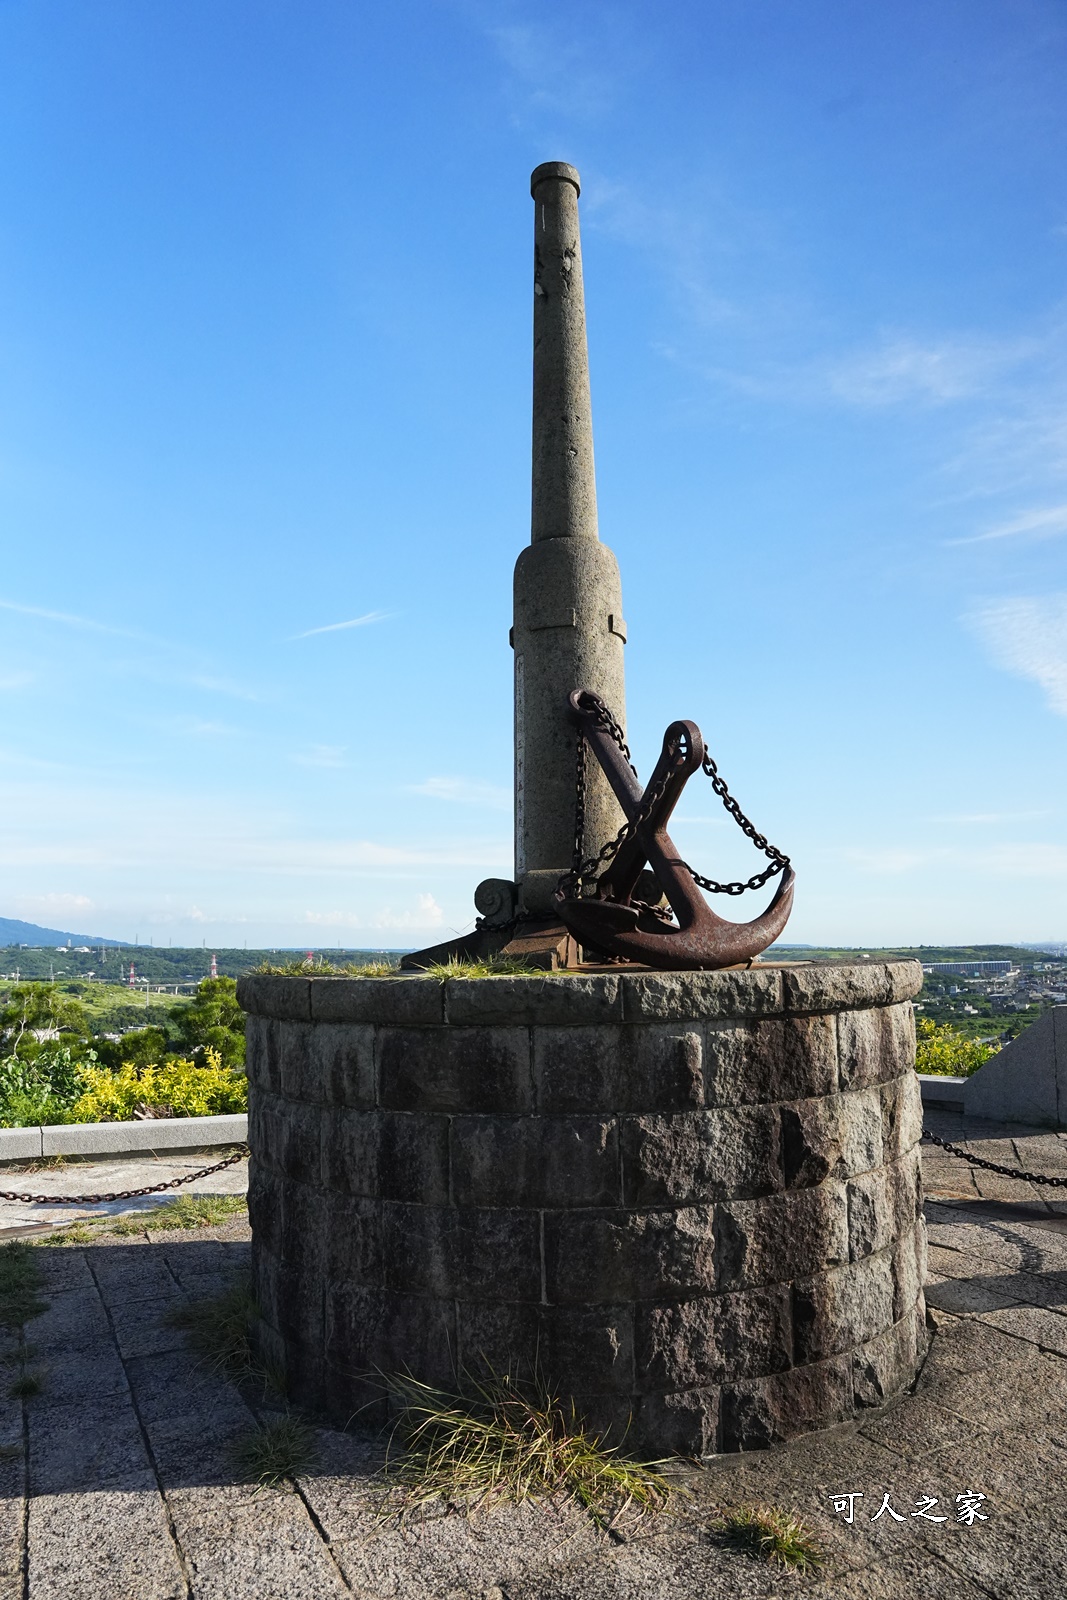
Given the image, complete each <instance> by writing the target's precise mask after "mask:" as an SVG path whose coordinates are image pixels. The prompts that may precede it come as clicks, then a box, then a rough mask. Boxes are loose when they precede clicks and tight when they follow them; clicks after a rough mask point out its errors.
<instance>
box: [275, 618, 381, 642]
mask: <svg viewBox="0 0 1067 1600" xmlns="http://www.w3.org/2000/svg"><path fill="white" fill-rule="evenodd" d="M392 615H393V612H391V611H368V612H366V613H365V614H364V615H363V616H362V617H352V618H351V620H350V621H348V622H327V623H325V624H324V625H323V626H322V627H321V628H308V629H307V630H306V631H305V632H304V633H293V634H290V636H289V641H288V642H289V643H290V644H293V643H294V642H295V641H296V640H297V639H313V638H314V637H315V635H316V634H319V633H341V632H343V631H344V629H345V628H366V627H369V625H370V624H371V623H372V622H384V621H385V620H386V619H387V618H388V617H391V616H392Z"/></svg>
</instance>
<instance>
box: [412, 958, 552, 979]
mask: <svg viewBox="0 0 1067 1600" xmlns="http://www.w3.org/2000/svg"><path fill="white" fill-rule="evenodd" d="M424 971H425V973H426V976H427V977H428V978H551V977H553V976H554V973H552V972H551V970H550V969H549V968H548V967H531V966H530V965H529V964H528V963H527V962H525V961H522V960H521V959H520V958H519V957H518V956H486V958H485V960H484V961H459V960H457V958H456V957H455V956H449V958H448V960H447V961H434V962H433V963H432V964H431V965H430V966H428V967H426V968H424Z"/></svg>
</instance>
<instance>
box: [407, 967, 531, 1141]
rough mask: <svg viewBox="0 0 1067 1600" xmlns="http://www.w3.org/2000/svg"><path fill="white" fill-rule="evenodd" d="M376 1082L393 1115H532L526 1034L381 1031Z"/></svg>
mask: <svg viewBox="0 0 1067 1600" xmlns="http://www.w3.org/2000/svg"><path fill="white" fill-rule="evenodd" d="M379 981H381V982H383V983H384V982H386V981H387V980H386V979H384V978H383V979H381V980H379ZM396 981H397V982H400V981H401V980H399V979H397V980H396ZM412 981H413V982H416V983H421V982H423V980H422V979H421V978H418V979H413V980H412ZM378 1082H379V1085H380V1100H381V1104H382V1105H383V1106H385V1107H387V1108H388V1109H390V1110H393V1111H459V1112H462V1111H468V1112H472V1111H505V1112H506V1111H511V1112H521V1111H532V1110H533V1109H534V1104H533V1101H534V1093H533V1078H532V1074H531V1070H530V1035H529V1030H528V1029H527V1028H449V1029H448V1030H447V1031H446V1030H444V1029H429V1028H425V1029H420V1028H382V1029H380V1031H379V1034H378Z"/></svg>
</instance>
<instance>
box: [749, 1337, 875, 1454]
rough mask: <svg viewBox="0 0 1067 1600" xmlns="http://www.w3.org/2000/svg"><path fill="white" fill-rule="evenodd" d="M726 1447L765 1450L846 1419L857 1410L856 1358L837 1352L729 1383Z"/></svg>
mask: <svg viewBox="0 0 1067 1600" xmlns="http://www.w3.org/2000/svg"><path fill="white" fill-rule="evenodd" d="M721 1407H722V1426H721V1432H720V1441H721V1442H720V1446H719V1448H720V1449H721V1450H724V1451H732V1450H763V1449H766V1448H767V1447H768V1446H770V1445H775V1444H783V1443H784V1442H785V1441H786V1440H787V1439H793V1438H796V1437H797V1436H798V1435H800V1434H802V1433H808V1432H810V1431H811V1429H812V1428H820V1427H828V1426H829V1425H830V1423H832V1422H840V1421H843V1420H844V1418H845V1417H847V1416H848V1415H849V1413H850V1412H851V1410H852V1358H851V1356H850V1355H840V1356H831V1357H830V1358H829V1360H827V1361H819V1362H816V1363H814V1364H812V1365H811V1366H805V1367H790V1368H789V1370H788V1371H787V1372H779V1373H775V1374H773V1375H772V1376H771V1377H768V1378H751V1379H747V1380H744V1379H743V1380H741V1381H739V1382H737V1383H728V1384H724V1385H723V1388H722V1392H721Z"/></svg>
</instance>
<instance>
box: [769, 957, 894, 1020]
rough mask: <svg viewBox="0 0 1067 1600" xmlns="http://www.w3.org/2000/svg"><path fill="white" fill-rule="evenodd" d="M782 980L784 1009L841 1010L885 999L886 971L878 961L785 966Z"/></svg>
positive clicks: (887, 979)
mask: <svg viewBox="0 0 1067 1600" xmlns="http://www.w3.org/2000/svg"><path fill="white" fill-rule="evenodd" d="M782 980H783V997H784V1001H785V1006H784V1009H785V1010H786V1011H797V1012H803V1011H841V1010H851V1009H853V1008H855V1007H861V1008H866V1007H869V1006H884V1005H887V1004H888V1003H889V973H888V971H887V969H886V966H885V963H884V962H882V961H863V962H847V961H812V962H810V963H808V964H805V965H804V966H796V967H787V968H786V969H785V970H784V971H783V973H782ZM920 987H921V982H920Z"/></svg>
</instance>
